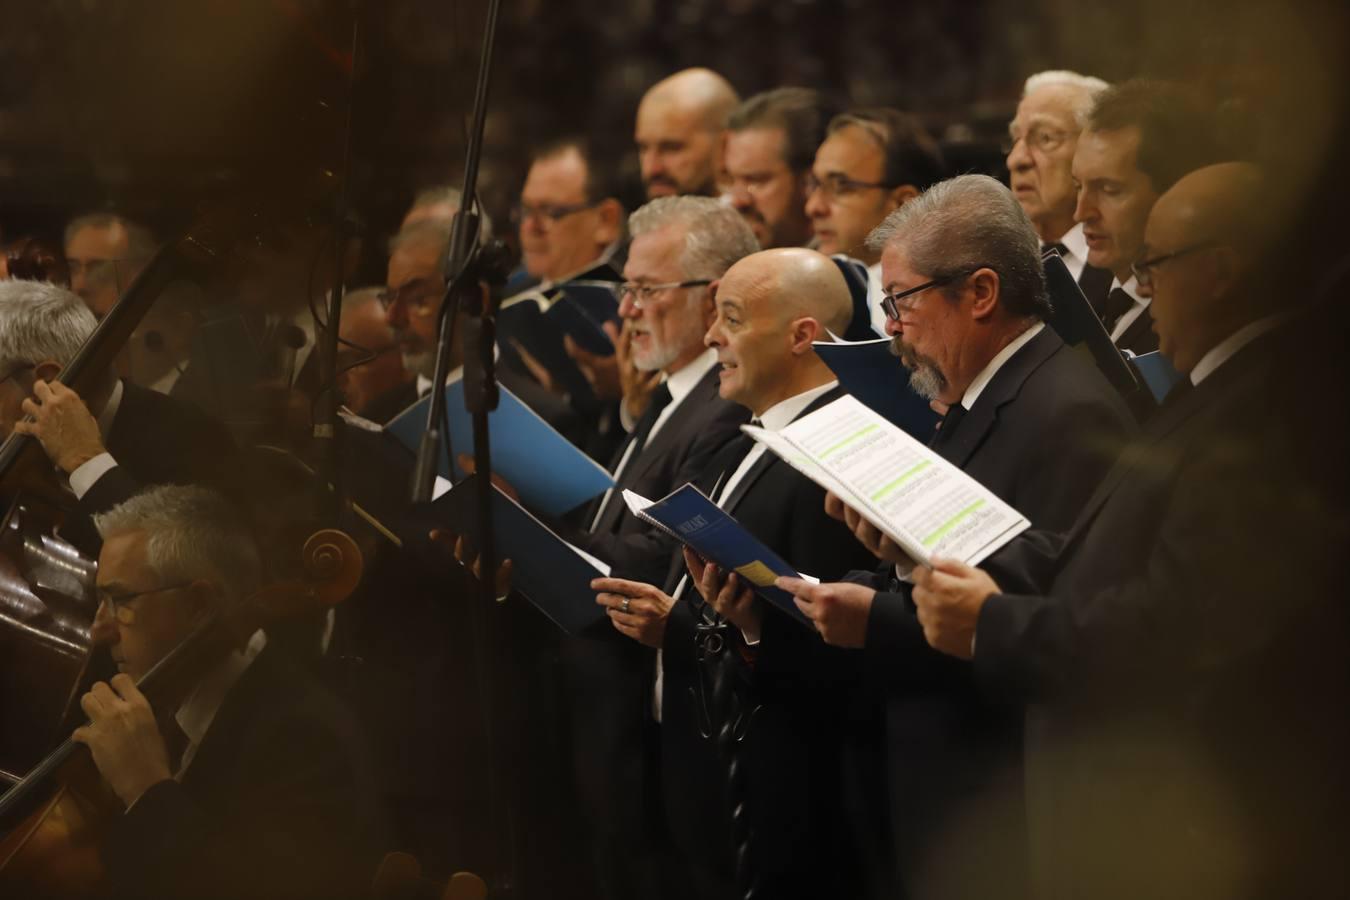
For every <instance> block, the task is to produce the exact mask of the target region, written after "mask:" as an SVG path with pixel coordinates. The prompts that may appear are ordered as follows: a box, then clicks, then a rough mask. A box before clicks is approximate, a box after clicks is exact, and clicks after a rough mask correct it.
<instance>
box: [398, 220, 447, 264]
mask: <svg viewBox="0 0 1350 900" xmlns="http://www.w3.org/2000/svg"><path fill="white" fill-rule="evenodd" d="M451 227H452V226H451V223H450V222H449V221H448V220H445V221H443V220H441V219H423V220H421V221H419V222H413V223H412V224H411V225H404V226H403V227H402V228H400V229H399V230H398V233H397V234H395V235H394V236H393V237H391V238H390V239H389V253H390V254H391V255H392V254H393V253H396V252H397V251H398V249H399V248H400V247H404V246H406V245H408V244H422V243H426V244H433V243H434V244H436V245H437V246H439V247H440V248H441V255H442V256H444V255H445V254H446V253H448V252H449V250H450V230H451Z"/></svg>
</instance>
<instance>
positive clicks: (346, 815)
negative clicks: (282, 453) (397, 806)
mask: <svg viewBox="0 0 1350 900" xmlns="http://www.w3.org/2000/svg"><path fill="white" fill-rule="evenodd" d="M96 521H97V524H98V527H99V531H100V534H101V535H102V537H103V539H104V544H103V549H102V552H101V554H100V557H99V570H98V589H99V597H100V615H101V616H104V617H106V618H107V619H108V620H109V621H110V622H111V624H112V627H113V629H114V631H115V634H116V638H115V640H114V642H113V644H112V652H113V658H114V659H115V660H116V662H117V665H118V668H119V670H120V672H119V674H117V675H115V676H113V678H112V679H111V680H110V681H108V682H98V683H96V684H95V685H94V686H93V688H92V689H91V690H90V691H89V693H87V694H85V695H84V696H83V697H82V698H81V701H80V705H81V707H82V708H83V710H84V712H85V714H86V715H88V716H89V722H88V724H86V725H84V726H82V727H80V728H78V729H76V731H75V733H74V735H73V737H74V739H75V740H76V741H78V742H80V743H83V744H85V745H87V746H88V747H89V749H90V751H91V753H92V755H93V759H94V763H95V765H96V766H97V767H98V769H99V773H100V774H101V775H102V776H103V778H104V780H105V781H106V782H107V784H108V786H109V787H110V788H111V789H112V791H113V793H114V794H116V796H117V798H118V799H119V800H120V801H121V802H122V803H123V804H124V806H125V807H126V811H125V812H124V813H123V814H122V815H121V816H119V817H118V818H117V819H116V821H115V822H114V823H113V825H112V828H111V831H110V833H109V835H108V838H107V840H106V842H105V844H104V846H103V848H102V855H103V862H104V865H105V867H106V870H107V873H108V888H109V893H110V895H111V896H114V897H118V898H123V897H124V898H138V900H153V898H166V900H167V898H177V897H188V896H192V897H245V896H256V897H277V898H281V897H286V898H300V897H314V898H319V897H323V898H330V897H362V896H365V894H366V892H367V886H368V885H369V884H370V879H371V876H372V873H373V870H374V863H375V854H376V853H377V852H378V850H379V849H380V847H379V843H378V840H379V824H380V823H379V816H378V814H377V811H376V809H375V807H374V804H373V802H372V800H371V798H372V796H373V793H372V790H371V784H370V779H371V772H370V771H369V768H368V764H367V762H366V759H365V757H364V755H363V752H362V750H361V746H360V742H359V740H358V736H357V734H356V731H355V727H354V723H353V721H352V720H351V718H350V717H349V716H348V715H347V713H346V712H345V711H344V710H343V708H342V707H341V706H340V705H339V704H338V703H337V701H336V700H335V699H334V698H333V697H331V696H330V695H328V694H327V693H326V692H325V691H324V690H323V689H322V688H320V687H319V686H318V684H316V683H315V682H314V681H313V680H312V678H311V676H309V675H308V674H307V673H306V672H305V671H304V670H303V669H301V668H299V667H297V666H295V665H294V664H293V663H291V662H290V661H289V660H288V659H287V658H286V655H285V654H284V653H278V652H276V651H274V650H273V649H272V648H270V647H267V646H266V644H267V639H266V636H265V634H264V632H262V631H258V632H255V633H254V634H253V636H252V637H251V638H248V639H244V638H241V639H240V640H239V644H238V645H237V646H236V647H235V648H234V649H233V650H231V651H230V652H229V653H228V654H227V655H226V656H225V657H224V658H223V659H220V660H219V661H218V662H216V663H214V664H213V665H211V666H210V667H208V668H207V670H206V674H205V675H204V676H203V677H202V678H200V679H199V680H198V681H197V682H196V684H195V686H192V687H190V688H189V689H188V691H187V693H186V695H185V697H184V699H183V700H182V701H181V702H180V703H178V705H177V706H176V708H175V709H171V710H169V709H159V710H156V709H152V707H151V706H150V703H149V701H148V700H147V699H146V697H145V695H144V694H142V693H141V691H140V690H139V689H138V687H137V681H138V680H139V679H140V678H142V677H143V676H144V675H145V673H146V672H147V671H149V670H150V669H151V668H152V667H153V666H154V665H155V663H157V662H158V661H159V660H161V659H162V658H164V656H165V655H166V654H168V653H169V652H170V651H172V650H173V649H174V648H175V647H177V646H178V645H179V643H180V642H181V641H183V640H184V639H185V638H186V637H187V636H188V635H189V634H190V633H192V631H193V630H194V629H195V628H196V627H198V626H199V625H200V624H202V623H203V622H204V621H206V620H207V619H208V618H209V617H210V616H212V615H214V614H225V615H230V614H231V613H232V612H233V611H235V610H237V609H238V608H239V605H240V604H242V603H245V602H247V600H248V598H249V595H250V594H251V593H252V592H253V591H255V590H256V589H257V588H258V586H259V581H260V578H261V562H260V558H259V554H258V549H257V547H256V545H255V544H254V541H253V537H252V535H251V533H250V532H249V530H248V528H247V527H246V526H245V525H244V523H243V521H242V520H241V519H240V518H239V516H238V515H237V514H236V512H235V511H234V510H233V509H232V508H231V506H230V505H229V504H228V503H226V502H225V500H223V499H222V498H221V497H219V496H218V495H215V494H213V493H212V492H210V491H207V490H205V489H203V488H195V487H177V486H162V487H157V488H151V489H150V490H148V491H146V492H144V493H142V494H139V495H137V496H135V497H133V498H132V499H130V500H128V501H127V502H125V503H123V504H120V505H118V506H117V507H115V508H113V509H112V510H109V511H108V512H105V513H101V514H100V515H99V516H98V517H97V519H96Z"/></svg>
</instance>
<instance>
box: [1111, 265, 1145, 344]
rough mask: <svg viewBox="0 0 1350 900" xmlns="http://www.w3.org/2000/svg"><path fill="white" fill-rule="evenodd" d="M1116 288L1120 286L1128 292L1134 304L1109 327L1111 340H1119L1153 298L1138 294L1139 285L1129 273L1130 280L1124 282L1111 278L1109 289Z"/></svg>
mask: <svg viewBox="0 0 1350 900" xmlns="http://www.w3.org/2000/svg"><path fill="white" fill-rule="evenodd" d="M1116 288H1121V289H1123V290H1124V291H1125V293H1127V294H1129V295H1130V298H1131V299H1132V300H1134V306H1131V307H1130V308H1129V309H1127V310H1125V314H1124V315H1122V316H1121V317H1120V318H1119V319H1117V320H1116V327H1115V328H1112V329H1111V340H1113V341H1118V340H1120V336H1121V335H1122V334H1124V333H1125V329H1127V328H1129V327H1130V326H1131V325H1133V324H1134V320H1135V319H1137V318H1139V317H1140V316H1142V315H1143V314H1144V310H1146V309H1148V305H1149V303H1150V302H1151V301H1152V299H1153V298H1152V297H1141V296H1139V285H1138V283H1137V282H1136V281H1135V278H1134V276H1133V275H1131V276H1130V280H1129V281H1127V282H1125V283H1124V284H1121V283H1120V279H1119V278H1116V279H1113V280H1112V281H1111V290H1113V291H1114V290H1115V289H1116Z"/></svg>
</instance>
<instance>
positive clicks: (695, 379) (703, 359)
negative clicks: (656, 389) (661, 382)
mask: <svg viewBox="0 0 1350 900" xmlns="http://www.w3.org/2000/svg"><path fill="white" fill-rule="evenodd" d="M715 365H717V351H716V350H715V349H713V348H712V347H709V348H708V349H706V350H704V351H703V352H702V353H701V354H699V355H698V356H696V357H694V359H693V360H691V361H690V362H689V363H688V364H686V365H684V366H682V367H681V368H680V370H679V371H678V372H673V373H671V374H670V375H667V376H666V378H665V382H666V387H668V388H670V405H671V406H674V405H675V404H677V403H679V402H680V401H681V400H683V399H684V396H685V395H686V394H688V393H689V392H690V391H692V390H693V389H694V385H696V384H698V383H699V382H700V381H702V380H703V376H704V375H707V374H708V371H709V370H710V369H711V368H712V367H713V366H715Z"/></svg>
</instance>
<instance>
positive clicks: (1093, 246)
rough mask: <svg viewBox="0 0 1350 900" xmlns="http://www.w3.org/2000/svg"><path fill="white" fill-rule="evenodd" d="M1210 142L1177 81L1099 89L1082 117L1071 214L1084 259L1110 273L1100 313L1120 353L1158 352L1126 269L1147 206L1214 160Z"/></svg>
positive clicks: (1203, 119)
mask: <svg viewBox="0 0 1350 900" xmlns="http://www.w3.org/2000/svg"><path fill="white" fill-rule="evenodd" d="M1215 144H1216V141H1215V138H1214V127H1213V122H1212V120H1211V118H1210V117H1209V116H1208V115H1206V114H1205V111H1204V109H1203V108H1202V107H1201V106H1200V104H1199V102H1198V101H1197V100H1196V99H1195V98H1194V97H1192V96H1191V95H1190V94H1189V93H1188V92H1187V91H1185V90H1183V89H1182V88H1180V87H1179V86H1177V85H1169V84H1166V83H1163V82H1152V81H1143V80H1133V81H1127V82H1123V83H1121V84H1118V85H1115V86H1113V87H1111V88H1108V89H1107V90H1105V91H1103V92H1102V93H1100V94H1099V95H1098V96H1097V98H1096V100H1095V101H1094V103H1093V107H1092V110H1091V112H1090V113H1089V114H1088V119H1087V123H1086V126H1085V128H1084V131H1083V134H1082V135H1081V136H1080V137H1079V139H1078V147H1077V149H1076V150H1075V152H1074V157H1073V179H1074V184H1075V185H1076V186H1077V189H1078V206H1077V208H1076V209H1075V210H1074V219H1075V221H1077V222H1080V223H1082V225H1083V235H1084V237H1085V238H1086V239H1087V247H1088V262H1089V263H1090V264H1092V265H1094V266H1098V267H1100V268H1103V269H1108V270H1110V272H1111V273H1112V275H1113V276H1114V280H1113V281H1112V284H1111V288H1110V291H1109V292H1108V294H1107V298H1106V300H1105V301H1104V303H1103V304H1102V306H1101V307H1100V313H1101V318H1102V324H1103V325H1104V326H1106V330H1107V332H1109V333H1110V335H1111V339H1112V340H1113V341H1115V344H1116V346H1117V347H1120V348H1121V349H1122V350H1129V351H1131V352H1133V353H1136V354H1140V353H1150V352H1152V351H1154V350H1157V349H1158V339H1157V335H1155V334H1154V333H1153V329H1152V327H1151V326H1152V322H1153V318H1152V316H1151V315H1150V314H1149V311H1148V306H1149V297H1148V295H1147V293H1146V292H1144V291H1141V290H1140V289H1139V283H1138V281H1136V279H1135V277H1134V274H1133V273H1132V272H1131V271H1130V264H1131V263H1134V262H1137V261H1138V260H1139V259H1140V250H1141V245H1142V243H1143V240H1144V223H1145V222H1146V221H1147V220H1148V213H1149V210H1150V209H1152V208H1153V203H1154V201H1156V200H1157V198H1158V195H1159V194H1161V193H1163V192H1164V191H1166V190H1167V189H1168V188H1170V187H1171V186H1172V185H1173V184H1175V183H1176V181H1177V179H1178V178H1180V177H1181V176H1182V175H1184V174H1186V173H1187V172H1190V171H1192V170H1193V169H1196V168H1199V167H1200V166H1204V165H1208V164H1210V163H1213V162H1216V161H1218V159H1219V158H1220V156H1219V153H1218V149H1217V147H1216V146H1215Z"/></svg>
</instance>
